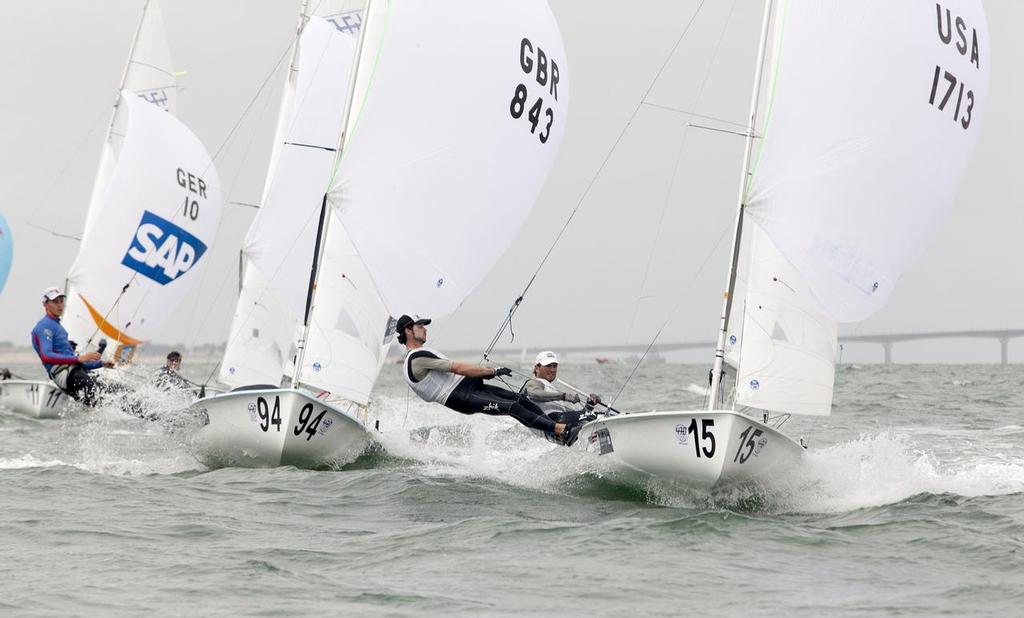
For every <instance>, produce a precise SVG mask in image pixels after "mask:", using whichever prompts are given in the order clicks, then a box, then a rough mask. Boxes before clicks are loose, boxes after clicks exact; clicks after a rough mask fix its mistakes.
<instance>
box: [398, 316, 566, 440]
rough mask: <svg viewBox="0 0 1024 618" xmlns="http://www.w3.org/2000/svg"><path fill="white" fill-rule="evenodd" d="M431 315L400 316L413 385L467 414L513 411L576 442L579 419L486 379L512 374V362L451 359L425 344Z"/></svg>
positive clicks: (509, 413) (400, 335)
mask: <svg viewBox="0 0 1024 618" xmlns="http://www.w3.org/2000/svg"><path fill="white" fill-rule="evenodd" d="M428 324H430V320H429V319H428V318H419V317H410V316H408V315H403V316H402V317H400V318H398V324H397V328H396V330H397V332H398V342H399V343H401V344H403V345H405V347H406V348H407V349H408V350H409V353H408V354H407V355H406V357H405V366H404V370H403V375H404V376H405V381H406V383H407V384H408V385H409V387H410V388H411V389H412V390H413V392H415V393H416V394H417V395H419V397H420V399H423V400H424V401H433V402H435V403H439V404H441V405H443V406H445V407H447V408H450V409H452V410H455V411H456V412H460V413H462V414H478V413H482V414H490V415H492V416H502V415H507V416H511V417H513V418H514V419H516V420H517V421H519V422H520V423H522V424H523V425H526V426H527V427H529V428H531V429H537V430H540V431H543V432H545V433H546V434H548V435H550V436H553V437H554V438H555V439H556V440H557V441H558V442H561V443H562V444H565V445H567V446H568V445H571V444H572V443H573V442H575V440H576V434H577V433H578V431H579V425H573V424H569V423H556V422H555V421H553V420H551V419H550V418H548V417H547V416H545V415H544V412H543V411H542V410H541V409H540V408H539V407H538V406H537V404H535V403H533V402H532V401H530V400H529V399H527V398H526V397H523V396H521V395H518V394H516V393H514V392H512V391H510V390H506V389H504V388H501V387H499V386H494V385H491V384H484V382H483V381H484V380H486V379H490V378H496V377H500V376H508V375H512V370H510V369H508V368H507V367H498V368H496V369H494V368H491V367H478V366H476V365H471V364H469V363H461V362H458V361H453V360H449V359H448V358H446V357H445V356H444V355H443V354H441V353H440V352H438V351H437V350H432V349H430V348H427V347H425V346H424V344H425V343H426V342H427V328H426V327H427V325H428Z"/></svg>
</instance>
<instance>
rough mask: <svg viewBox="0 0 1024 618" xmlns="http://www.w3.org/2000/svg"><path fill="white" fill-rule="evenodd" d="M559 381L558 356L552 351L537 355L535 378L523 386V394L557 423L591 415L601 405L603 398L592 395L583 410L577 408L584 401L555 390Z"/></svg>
mask: <svg viewBox="0 0 1024 618" xmlns="http://www.w3.org/2000/svg"><path fill="white" fill-rule="evenodd" d="M557 379H558V356H557V355H556V354H555V353H554V352H552V351H551V350H545V351H543V352H541V353H540V354H538V355H537V359H536V361H535V362H534V364H533V377H532V378H530V379H529V380H527V381H526V384H523V389H522V393H523V394H524V395H526V396H527V397H529V398H530V401H533V402H535V403H537V404H538V405H540V407H541V409H543V410H544V412H545V413H547V415H548V416H549V417H551V418H553V419H554V420H556V421H561V420H571V419H576V418H579V416H580V412H583V413H589V412H590V411H591V410H593V409H594V406H595V405H597V404H599V403H601V397H600V396H599V395H595V394H593V393H591V394H590V395H588V396H587V399H586V404H585V406H584V407H583V408H582V409H579V408H577V407H576V406H578V405H579V404H580V403H582V400H581V399H580V396H579V395H578V394H577V393H575V392H563V391H560V390H558V389H557V388H555V380H557Z"/></svg>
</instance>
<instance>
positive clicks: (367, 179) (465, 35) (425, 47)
mask: <svg viewBox="0 0 1024 618" xmlns="http://www.w3.org/2000/svg"><path fill="white" fill-rule="evenodd" d="M371 6H375V7H379V10H380V14H379V15H378V14H374V15H371V16H369V18H368V19H367V20H366V22H365V23H366V25H365V28H366V31H365V32H364V37H365V42H364V48H363V51H362V53H361V54H360V59H359V63H360V66H359V70H358V73H357V81H356V85H355V91H354V97H353V106H352V110H351V114H350V116H349V125H348V129H347V137H346V143H345V151H344V154H343V155H342V157H341V159H340V161H339V164H338V168H337V171H336V176H335V178H334V181H333V184H332V187H331V193H330V195H329V202H330V204H331V206H332V208H333V209H334V212H335V214H336V215H337V216H338V220H339V221H340V222H341V224H342V226H343V227H344V230H345V231H346V233H347V234H348V236H349V237H350V239H351V240H352V243H353V245H354V246H355V248H356V249H357V251H358V254H359V256H361V258H362V260H363V262H364V263H365V265H366V267H367V269H368V272H369V273H371V275H372V278H373V282H374V284H375V285H376V287H377V290H378V291H379V292H380V294H381V297H382V298H383V300H384V303H385V306H386V307H387V308H388V310H389V312H390V313H391V314H392V315H399V314H402V313H418V314H420V315H430V316H438V315H441V314H445V313H448V312H450V311H452V310H454V309H455V308H456V307H457V306H458V305H459V304H460V303H461V302H462V301H463V300H464V299H465V297H466V296H467V295H468V294H469V293H470V292H471V291H472V290H473V288H474V287H475V286H476V285H477V284H478V283H479V282H480V280H481V279H482V278H483V276H484V275H485V274H486V273H487V272H488V271H489V270H490V269H491V267H492V266H493V265H494V263H495V262H496V261H497V259H498V258H499V257H500V256H501V255H502V253H504V251H505V250H506V248H507V247H508V245H509V244H510V243H511V241H512V239H513V237H514V236H515V235H516V233H517V231H518V230H519V228H520V226H521V225H522V223H523V221H524V219H525V218H526V216H527V214H528V213H529V210H530V208H531V207H532V205H533V202H534V201H535V199H536V197H537V194H538V193H539V191H540V189H541V187H542V185H543V183H544V180H545V178H546V177H547V174H548V171H549V170H550V168H551V166H552V164H553V162H554V159H555V156H556V154H557V152H558V148H559V145H560V143H561V141H562V136H563V134H564V131H565V124H566V119H567V115H566V113H567V108H568V103H569V79H568V71H567V64H566V56H565V50H564V48H563V45H562V40H561V35H560V34H559V31H558V26H557V24H556V22H555V19H554V17H553V15H552V14H551V10H550V8H549V7H548V6H547V3H546V2H544V1H543V0H529V1H522V0H520V1H513V0H503V1H496V2H487V3H480V2H475V1H473V0H445V1H443V2H430V3H426V2H423V3H412V2H409V3H395V2H387V3H385V2H382V3H375V4H373V5H371ZM334 274H337V273H334Z"/></svg>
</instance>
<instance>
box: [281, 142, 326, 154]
mask: <svg viewBox="0 0 1024 618" xmlns="http://www.w3.org/2000/svg"><path fill="white" fill-rule="evenodd" d="M284 145H285V146H301V147H303V148H319V149H320V150H326V151H328V152H338V149H337V148H331V147H329V146H316V145H314V144H300V143H298V142H284Z"/></svg>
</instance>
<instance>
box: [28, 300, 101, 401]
mask: <svg viewBox="0 0 1024 618" xmlns="http://www.w3.org/2000/svg"><path fill="white" fill-rule="evenodd" d="M43 308H44V309H45V310H46V315H44V316H43V319H41V320H39V322H38V323H37V324H36V326H35V328H33V329H32V347H33V348H35V351H36V354H38V355H39V360H40V361H42V363H43V368H44V369H46V375H48V376H49V377H50V379H51V380H53V382H54V384H56V385H57V386H59V387H60V389H61V390H62V391H64V392H65V393H67V394H68V395H69V396H71V397H72V398H74V399H75V400H77V401H81V402H82V403H84V404H85V405H87V406H94V405H96V397H97V396H98V395H99V388H98V385H97V384H96V379H95V378H93V377H92V376H91V375H89V372H90V371H92V370H94V369H99V368H100V367H113V366H114V363H112V362H109V361H103V360H101V355H100V353H99V352H88V353H86V354H81V355H76V354H75V350H74V349H73V348H72V347H71V343H70V342H68V331H66V330H64V327H63V326H61V324H60V318H61V316H62V315H64V292H62V291H60V289H59V288H47V289H46V291H45V292H43Z"/></svg>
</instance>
